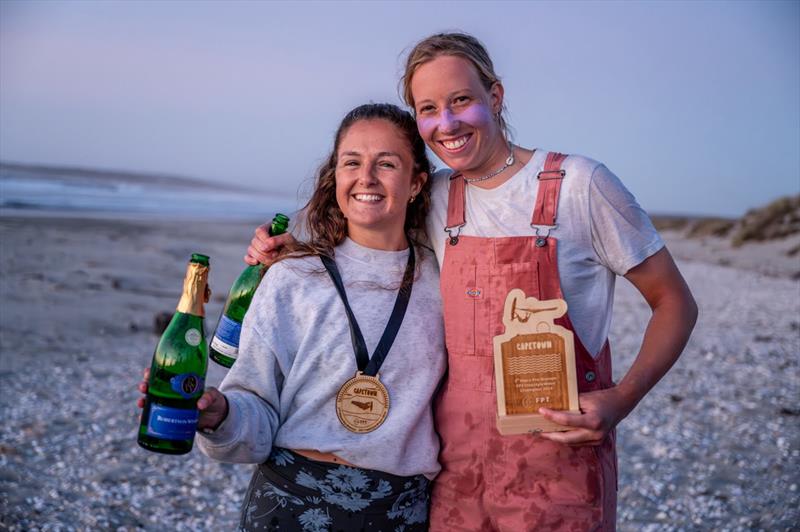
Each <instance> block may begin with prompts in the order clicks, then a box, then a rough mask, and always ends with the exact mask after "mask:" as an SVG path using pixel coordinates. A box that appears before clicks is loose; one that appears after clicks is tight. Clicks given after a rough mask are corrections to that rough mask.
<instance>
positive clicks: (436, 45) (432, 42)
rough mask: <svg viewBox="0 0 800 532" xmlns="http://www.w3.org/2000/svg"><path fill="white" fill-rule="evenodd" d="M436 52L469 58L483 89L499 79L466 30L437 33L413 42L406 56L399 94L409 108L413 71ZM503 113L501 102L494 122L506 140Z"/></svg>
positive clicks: (480, 46)
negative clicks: (463, 31) (414, 43)
mask: <svg viewBox="0 0 800 532" xmlns="http://www.w3.org/2000/svg"><path fill="white" fill-rule="evenodd" d="M440 55H453V56H457V57H461V58H463V59H466V60H467V61H469V62H470V63H471V64H472V66H474V67H475V71H476V72H477V73H478V78H479V79H480V80H481V84H482V85H483V88H484V89H486V90H487V91H488V90H489V89H491V88H492V85H494V84H495V83H499V82H500V77H499V76H498V75H497V73H496V72H495V71H494V64H493V63H492V58H491V57H489V52H487V51H486V47H485V46H484V45H483V43H482V42H480V41H479V40H478V39H476V38H475V37H473V36H472V35H469V34H467V33H460V32H452V33H437V34H435V35H431V36H430V37H426V38H424V39H422V40H421V41H420V42H418V43H417V44H416V45H414V48H412V49H411V51H410V52H409V54H408V57H407V58H406V67H405V72H404V73H403V76H402V77H401V78H400V93H401V96H402V97H403V100H405V102H406V103H407V104H408V105H409V106H410V107H411V109H415V107H414V95H413V94H412V93H411V79H412V78H413V77H414V73H415V72H416V71H417V69H418V68H419V67H421V66H422V65H424V64H425V63H427V62H429V61H433V60H434V59H436V58H437V57H439V56H440ZM415 112H416V111H415ZM505 113H508V109H507V108H506V104H505V101H503V105H502V107H501V108H500V112H498V113H497V123H498V124H499V126H500V130H501V131H502V132H503V133H504V134H505V136H506V140H509V139H510V138H511V130H510V128H509V126H508V122H506V118H505V116H504V114H505Z"/></svg>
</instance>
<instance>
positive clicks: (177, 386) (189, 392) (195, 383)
mask: <svg viewBox="0 0 800 532" xmlns="http://www.w3.org/2000/svg"><path fill="white" fill-rule="evenodd" d="M204 384H205V383H204V382H203V377H201V376H200V375H197V374H196V373H181V374H180V375H175V376H174V377H172V378H171V379H170V380H169V385H170V387H171V388H172V389H173V390H174V391H175V392H177V393H179V394H181V397H183V398H184V399H191V398H192V397H194V396H195V395H198V393H199V392H202V391H203V385H204Z"/></svg>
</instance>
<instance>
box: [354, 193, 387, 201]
mask: <svg viewBox="0 0 800 532" xmlns="http://www.w3.org/2000/svg"><path fill="white" fill-rule="evenodd" d="M353 197H354V198H355V199H357V200H358V201H380V200H381V199H382V198H383V196H379V195H377V194H354V195H353Z"/></svg>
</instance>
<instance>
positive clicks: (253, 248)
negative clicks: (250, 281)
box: [244, 223, 294, 266]
mask: <svg viewBox="0 0 800 532" xmlns="http://www.w3.org/2000/svg"><path fill="white" fill-rule="evenodd" d="M271 227H272V225H271V224H268V223H267V224H263V225H259V226H258V227H257V228H256V230H255V234H254V235H253V239H252V240H251V241H250V246H249V247H248V248H247V255H245V257H244V261H245V262H246V263H247V264H249V265H251V266H255V265H256V264H259V263H260V264H266V265H267V266H269V265H271V264H272V263H273V262H274V261H275V259H276V258H277V257H278V251H280V249H281V248H282V247H284V246H286V245H287V244H289V243H291V242H294V237H293V236H292V235H291V233H283V234H280V235H276V236H271V235H270V228H271Z"/></svg>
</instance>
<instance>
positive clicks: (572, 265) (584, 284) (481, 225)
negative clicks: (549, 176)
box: [427, 150, 664, 356]
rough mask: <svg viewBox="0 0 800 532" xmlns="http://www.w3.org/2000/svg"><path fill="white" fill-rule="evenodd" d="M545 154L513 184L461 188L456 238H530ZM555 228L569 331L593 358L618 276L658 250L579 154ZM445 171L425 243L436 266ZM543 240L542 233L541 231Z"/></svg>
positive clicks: (627, 197) (618, 191)
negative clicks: (461, 217)
mask: <svg viewBox="0 0 800 532" xmlns="http://www.w3.org/2000/svg"><path fill="white" fill-rule="evenodd" d="M546 157H547V152H546V151H544V150H536V151H535V152H534V154H533V157H531V160H530V161H529V162H528V164H526V165H525V166H524V167H523V168H522V169H521V170H519V171H518V172H517V173H516V174H515V175H514V176H513V177H512V178H511V179H509V180H508V181H506V182H505V183H503V184H502V185H500V186H499V187H497V188H494V189H482V188H479V187H476V186H470V185H467V187H466V209H465V214H466V221H467V224H466V225H465V226H464V227H462V228H461V234H462V235H465V236H478V237H509V236H533V235H535V234H536V230H535V229H534V228H532V227H531V225H530V222H531V214H532V213H533V207H534V204H535V202H536V193H537V191H538V188H539V180H538V179H537V178H536V176H537V174H538V173H539V172H541V171H542V169H543V168H544V162H545V159H546ZM562 169H564V170H565V171H566V177H565V178H564V181H563V183H562V185H561V192H560V195H559V201H558V212H557V214H556V224H557V225H556V227H555V228H554V229H552V230H551V231H550V236H552V237H554V238H556V239H557V240H558V253H557V256H558V268H559V276H560V278H561V289H562V292H563V293H564V297H565V299H566V301H567V308H568V312H569V316H570V319H571V320H572V324H573V325H574V327H575V332H576V333H577V335H578V337H579V338H580V339H581V340H582V341H583V345H584V346H585V347H586V349H587V350H588V351H589V353H591V354H592V355H594V356H596V355H597V354H598V352H599V351H600V349H601V348H602V347H603V343H604V342H605V340H606V338H607V337H608V331H609V328H610V326H611V309H612V306H613V301H614V282H615V279H616V275H624V274H625V273H627V272H628V270H630V269H631V268H633V267H634V266H636V265H638V264H640V263H641V262H642V261H644V260H645V259H646V258H648V257H649V256H651V255H653V254H654V253H656V252H657V251H658V250H660V249H661V248H662V247H663V246H664V243H663V241H662V240H661V237H660V236H659V235H658V232H657V231H656V230H655V228H654V227H653V224H652V222H651V221H650V218H649V217H648V216H647V213H645V212H644V210H642V208H641V207H640V206H639V204H638V203H637V202H636V198H634V197H633V195H632V194H631V193H630V192H629V191H628V190H627V189H626V188H625V186H624V185H623V184H622V182H621V181H620V180H619V179H618V178H617V176H615V175H614V174H613V173H611V171H610V170H609V169H608V168H606V167H605V166H604V165H602V164H600V163H598V162H597V161H593V160H592V159H589V158H586V157H582V156H579V155H570V156H569V157H568V158H567V159H566V160H565V161H564V163H563V165H562ZM450 175H451V171H450V170H445V171H439V172H436V174H435V175H434V176H433V183H432V187H433V189H432V201H431V213H430V215H429V216H428V220H427V230H428V237H429V238H430V242H431V245H432V247H433V249H434V251H435V253H436V258H437V259H438V261H439V265H440V267H441V265H442V263H443V261H444V253H445V248H446V247H447V246H448V245H449V244H447V241H448V238H449V237H448V235H447V233H445V231H444V227H445V225H446V222H447V200H448V191H449V184H450V179H449V176H450ZM540 233H541V234H545V233H546V231H540Z"/></svg>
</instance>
